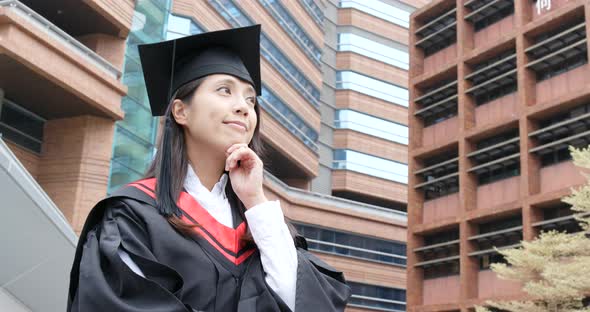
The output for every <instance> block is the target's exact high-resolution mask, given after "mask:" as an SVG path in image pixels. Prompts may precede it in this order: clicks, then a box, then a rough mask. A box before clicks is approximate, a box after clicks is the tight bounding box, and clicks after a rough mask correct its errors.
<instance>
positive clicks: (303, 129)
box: [258, 85, 319, 153]
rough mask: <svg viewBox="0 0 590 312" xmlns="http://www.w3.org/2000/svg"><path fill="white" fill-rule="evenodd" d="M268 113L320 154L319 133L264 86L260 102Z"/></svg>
mask: <svg viewBox="0 0 590 312" xmlns="http://www.w3.org/2000/svg"><path fill="white" fill-rule="evenodd" d="M258 103H259V104H260V107H262V108H263V109H264V110H265V111H266V112H267V113H269V114H270V115H271V116H272V117H273V118H275V119H276V120H277V121H278V122H279V123H280V124H281V125H283V126H284V127H285V128H287V129H288V130H289V132H291V133H292V134H293V135H294V136H295V137H296V138H298V139H299V140H300V141H301V142H303V144H305V145H306V146H307V147H309V148H310V149H311V150H312V151H314V152H315V153H318V152H319V149H318V146H317V144H316V143H317V141H318V132H317V131H315V130H314V129H313V128H312V127H310V126H309V125H308V124H307V123H306V122H305V121H304V120H303V119H302V118H301V117H299V115H297V113H295V112H294V111H293V110H292V109H291V108H290V107H289V106H287V105H286V104H285V103H284V102H283V101H281V100H280V99H279V97H277V96H276V95H275V94H274V93H273V92H272V91H270V89H268V88H267V87H266V86H264V85H263V86H262V96H261V97H260V101H259V102H258Z"/></svg>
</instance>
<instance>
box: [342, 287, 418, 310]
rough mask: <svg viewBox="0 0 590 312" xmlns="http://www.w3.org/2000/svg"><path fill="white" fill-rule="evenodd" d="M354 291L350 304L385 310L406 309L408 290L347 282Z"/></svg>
mask: <svg viewBox="0 0 590 312" xmlns="http://www.w3.org/2000/svg"><path fill="white" fill-rule="evenodd" d="M347 284H348V285H349V286H350V290H351V291H352V296H351V298H350V301H349V305H352V306H358V307H367V308H377V309H379V310H383V311H406V290H405V289H397V288H389V287H383V286H375V285H368V284H361V283H356V282H350V281H349V282H347Z"/></svg>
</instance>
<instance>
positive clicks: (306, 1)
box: [301, 0, 324, 27]
mask: <svg viewBox="0 0 590 312" xmlns="http://www.w3.org/2000/svg"><path fill="white" fill-rule="evenodd" d="M301 3H303V7H304V8H305V10H306V11H307V12H308V13H309V15H311V17H313V20H314V21H315V22H316V23H317V24H318V25H320V27H323V26H324V11H323V10H322V9H320V7H318V5H317V4H316V3H315V1H314V0H303V1H301Z"/></svg>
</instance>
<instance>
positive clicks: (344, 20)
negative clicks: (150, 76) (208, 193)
mask: <svg viewBox="0 0 590 312" xmlns="http://www.w3.org/2000/svg"><path fill="white" fill-rule="evenodd" d="M74 2H76V1H66V0H63V1H61V0H57V1H51V2H47V1H40V0H39V1H37V0H21V1H17V0H9V1H6V0H5V1H0V39H1V40H0V67H1V68H2V71H1V73H2V74H0V99H1V100H0V103H2V105H0V108H1V109H0V132H1V133H2V140H3V141H4V142H6V144H7V145H8V147H9V148H10V150H11V152H12V153H13V154H14V155H16V157H17V158H18V160H19V161H20V163H22V164H23V165H24V167H25V168H26V169H27V171H28V173H29V174H30V175H31V177H33V178H34V180H35V181H36V182H37V183H38V185H39V186H40V188H41V189H42V191H44V192H45V193H46V194H47V195H48V198H50V199H51V201H52V202H53V203H55V206H56V207H58V208H59V210H60V212H61V214H63V217H64V218H65V220H67V222H69V224H70V225H71V227H72V228H73V231H74V232H75V233H79V232H80V231H81V228H82V225H83V223H84V220H85V218H86V216H87V214H88V212H89V210H90V209H91V208H92V206H93V205H94V204H95V203H96V202H97V201H98V200H99V199H100V198H102V197H104V196H105V195H106V194H109V193H110V192H112V191H113V190H115V189H116V188H118V187H120V186H122V185H124V184H126V183H129V182H131V181H134V180H137V179H139V178H141V177H142V175H143V172H144V171H145V170H146V168H147V165H148V164H149V162H150V161H151V159H152V157H153V155H154V145H155V142H156V137H157V135H158V126H159V122H158V119H156V118H153V117H152V116H151V114H150V111H149V103H148V99H147V93H146V90H145V85H144V82H143V76H142V71H141V66H140V63H139V56H138V51H137V45H139V44H143V43H151V42H157V41H161V40H166V39H175V38H179V37H182V36H187V35H191V34H197V33H201V32H205V31H213V30H220V29H227V28H232V27H242V26H247V25H251V24H262V36H261V71H262V80H263V88H262V96H260V97H259V104H260V106H261V108H262V113H261V114H262V115H261V124H262V127H261V135H262V138H263V141H264V143H265V145H266V147H267V153H266V155H265V156H266V157H265V158H264V159H263V160H264V162H265V182H264V187H265V191H266V193H267V197H269V199H280V200H281V204H282V207H283V209H284V211H285V214H286V215H287V216H288V217H289V218H291V219H292V220H293V222H294V224H295V226H296V227H297V229H298V230H299V231H300V232H301V233H302V234H303V235H304V236H305V237H307V238H308V242H309V247H310V249H311V250H312V251H313V252H315V253H316V254H318V255H319V256H320V257H322V258H323V259H324V260H326V261H327V262H328V263H330V264H332V265H334V266H335V267H336V268H338V269H341V270H342V271H344V273H345V276H346V277H347V279H348V281H349V282H350V285H351V287H352V290H353V297H352V298H351V301H350V306H349V308H348V310H349V311H373V310H379V311H404V310H405V309H406V291H405V287H406V243H405V242H406V233H407V229H406V222H407V219H406V207H407V183H408V174H407V172H408V160H407V159H408V153H407V146H408V132H409V131H408V118H407V114H408V103H409V92H408V84H407V83H408V69H409V67H410V66H409V52H410V49H409V48H408V43H409V41H410V37H409V36H408V27H409V25H410V14H411V13H412V12H413V11H414V10H415V9H416V8H418V7H420V6H422V5H424V4H425V3H426V2H427V1H426V0H370V1H356V0H340V1H337V0H299V1H284V0H283V1H277V0H256V1H240V0H199V1H194V0H137V1H132V0H124V1H112V0H110V1H109V0H85V1H80V2H76V4H74ZM64 265H65V266H68V265H70V263H65V264H64ZM9 292H10V291H9Z"/></svg>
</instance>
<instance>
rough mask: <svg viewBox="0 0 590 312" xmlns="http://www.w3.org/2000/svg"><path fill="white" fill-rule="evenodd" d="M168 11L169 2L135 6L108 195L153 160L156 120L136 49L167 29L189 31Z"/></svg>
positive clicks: (153, 1)
mask: <svg viewBox="0 0 590 312" xmlns="http://www.w3.org/2000/svg"><path fill="white" fill-rule="evenodd" d="M169 7H170V1H169V0H143V1H138V2H137V4H136V5H135V12H134V15H133V23H132V26H131V32H130V33H129V36H128V37H127V47H126V51H125V67H124V69H123V77H122V81H123V83H124V84H125V85H126V86H127V87H128V95H127V96H126V97H124V98H123V100H122V103H121V107H122V109H123V110H124V111H125V118H124V119H123V120H121V121H118V122H117V123H116V126H115V135H114V142H113V156H112V159H111V171H110V174H109V187H108V191H107V192H108V193H109V194H110V193H111V192H112V191H114V190H115V189H117V188H118V187H119V186H121V185H124V184H126V183H129V182H132V181H135V180H137V179H140V178H141V177H142V176H143V173H144V172H145V170H146V168H147V166H148V165H149V163H150V162H151V159H152V155H153V152H154V145H153V143H154V140H155V132H156V128H157V118H154V117H152V116H151V113H150V111H149V100H148V98H147V92H146V90H145V84H144V80H143V72H142V70H141V65H140V63H139V53H138V51H137V45H139V44H144V43H152V42H158V41H162V40H164V39H165V38H166V37H167V34H166V30H167V29H168V28H171V29H172V30H174V31H182V29H183V28H182V27H185V28H186V25H187V24H186V21H185V20H184V19H183V18H182V17H175V16H173V15H170V14H168V12H169V11H168V8H169ZM167 22H170V25H167ZM189 25H190V21H189ZM189 28H190V26H189Z"/></svg>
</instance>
